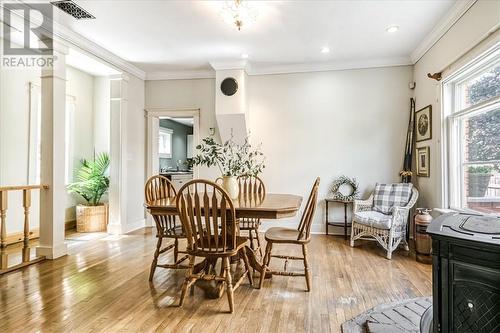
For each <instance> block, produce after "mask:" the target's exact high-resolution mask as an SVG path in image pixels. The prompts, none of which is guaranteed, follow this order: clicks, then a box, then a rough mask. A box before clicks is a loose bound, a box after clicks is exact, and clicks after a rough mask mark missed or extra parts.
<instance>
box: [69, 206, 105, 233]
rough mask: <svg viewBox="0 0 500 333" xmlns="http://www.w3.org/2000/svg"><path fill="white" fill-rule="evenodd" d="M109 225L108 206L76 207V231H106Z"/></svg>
mask: <svg viewBox="0 0 500 333" xmlns="http://www.w3.org/2000/svg"><path fill="white" fill-rule="evenodd" d="M107 225H108V204H104V205H100V206H85V205H77V206H76V231H77V232H99V231H101V232H102V231H106V226H107Z"/></svg>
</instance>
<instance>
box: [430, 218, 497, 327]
mask: <svg viewBox="0 0 500 333" xmlns="http://www.w3.org/2000/svg"><path fill="white" fill-rule="evenodd" d="M427 232H428V233H429V234H430V235H431V237H432V284H433V286H432V288H433V290H432V292H433V295H432V297H433V306H432V307H431V308H430V309H428V311H427V313H426V314H424V316H423V317H422V322H421V330H422V332H424V331H425V332H426V333H428V332H445V333H447V332H454V333H461V332H468V333H469V332H471V333H472V332H473V333H479V332H500V218H498V217H491V216H490V217H486V216H481V215H469V214H461V213H450V214H446V215H442V216H440V217H438V218H437V219H435V220H434V221H433V222H432V223H431V224H430V225H429V227H428V228H427Z"/></svg>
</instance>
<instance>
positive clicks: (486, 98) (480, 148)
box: [443, 45, 500, 215]
mask: <svg viewBox="0 0 500 333" xmlns="http://www.w3.org/2000/svg"><path fill="white" fill-rule="evenodd" d="M443 101H444V110H445V117H446V120H447V132H448V152H447V153H448V154H447V164H448V177H447V178H448V179H447V181H448V201H449V206H450V208H453V209H461V210H472V211H477V212H481V213H487V214H496V215H500V46H499V45H497V46H496V47H495V48H493V49H491V50H490V51H488V52H486V53H485V54H484V55H482V56H481V57H479V58H478V59H477V60H476V61H474V62H472V63H471V64H469V65H467V66H466V67H465V68H464V69H462V70H461V71H459V73H457V74H455V75H453V76H452V77H451V78H450V79H448V80H447V81H446V82H445V83H444V99H443Z"/></svg>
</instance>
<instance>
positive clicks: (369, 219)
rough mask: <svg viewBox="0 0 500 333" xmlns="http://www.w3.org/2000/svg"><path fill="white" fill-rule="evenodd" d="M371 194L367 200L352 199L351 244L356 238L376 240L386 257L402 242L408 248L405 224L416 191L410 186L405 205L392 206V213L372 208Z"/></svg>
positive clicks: (390, 255)
mask: <svg viewBox="0 0 500 333" xmlns="http://www.w3.org/2000/svg"><path fill="white" fill-rule="evenodd" d="M373 198H374V196H373V194H372V195H370V197H369V198H368V199H367V200H354V212H353V214H354V216H353V220H352V227H351V246H352V247H354V241H355V240H357V239H366V240H376V241H377V242H378V243H379V244H380V245H382V247H383V248H384V249H385V250H386V251H387V256H386V257H387V259H391V257H392V252H393V251H394V250H395V249H396V248H397V247H398V246H399V244H400V243H402V244H403V246H404V248H405V250H406V251H408V250H409V248H408V243H407V242H406V225H407V223H408V215H409V212H410V209H411V208H412V207H413V206H414V205H415V203H416V202H417V199H418V191H417V189H416V188H415V187H413V188H412V192H411V197H410V200H409V201H408V203H407V204H406V206H404V207H398V206H394V207H393V208H392V214H390V215H384V214H382V213H378V212H376V211H375V210H374V208H373V206H374V200H373Z"/></svg>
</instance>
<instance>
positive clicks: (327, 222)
mask: <svg viewBox="0 0 500 333" xmlns="http://www.w3.org/2000/svg"><path fill="white" fill-rule="evenodd" d="M329 204H342V205H343V206H344V220H343V221H337V220H336V221H330V220H329V216H328V211H329V208H330V207H329ZM349 204H352V201H343V200H337V199H325V211H326V213H325V215H326V216H325V229H326V234H327V235H328V227H329V226H334V227H344V239H347V228H350V227H351V223H348V222H347V208H348V206H349Z"/></svg>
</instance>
